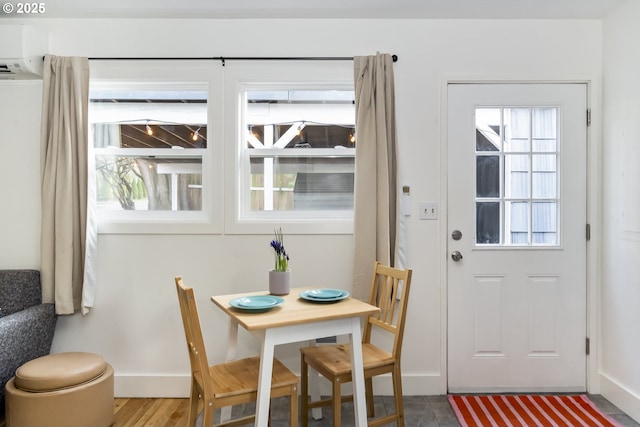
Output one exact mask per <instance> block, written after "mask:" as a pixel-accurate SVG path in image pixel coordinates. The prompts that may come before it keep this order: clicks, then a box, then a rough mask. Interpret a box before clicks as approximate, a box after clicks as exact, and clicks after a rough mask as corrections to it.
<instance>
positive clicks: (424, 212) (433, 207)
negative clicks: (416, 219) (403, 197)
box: [420, 202, 438, 219]
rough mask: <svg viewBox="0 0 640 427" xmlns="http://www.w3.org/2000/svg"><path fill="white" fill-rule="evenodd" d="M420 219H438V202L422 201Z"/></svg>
mask: <svg viewBox="0 0 640 427" xmlns="http://www.w3.org/2000/svg"><path fill="white" fill-rule="evenodd" d="M420 219H438V203H436V202H422V203H420Z"/></svg>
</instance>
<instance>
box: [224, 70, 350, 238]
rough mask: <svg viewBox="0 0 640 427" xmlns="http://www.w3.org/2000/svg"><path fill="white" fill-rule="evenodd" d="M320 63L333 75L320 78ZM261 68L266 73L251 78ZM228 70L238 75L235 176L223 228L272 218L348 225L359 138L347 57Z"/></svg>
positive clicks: (308, 226)
mask: <svg viewBox="0 0 640 427" xmlns="http://www.w3.org/2000/svg"><path fill="white" fill-rule="evenodd" d="M325 66H326V70H331V71H328V74H329V75H330V76H329V77H328V76H327V75H325V76H324V77H323V78H322V79H320V78H319V77H320V76H322V73H323V71H322V70H323V69H324V68H325ZM260 68H261V69H263V70H265V76H263V78H260V79H259V81H256V80H258V79H257V75H256V73H257V69H260ZM278 68H279V69H280V70H281V72H280V73H277V77H272V79H270V78H269V75H273V71H274V70H277V69H278ZM326 70H325V71H326ZM243 72H245V73H244V74H243ZM230 74H231V75H232V76H234V77H236V76H237V77H236V79H231V80H232V81H235V83H236V84H235V87H234V90H235V93H234V96H233V97H232V99H235V100H236V102H237V105H236V106H235V108H237V110H236V111H238V116H237V122H236V123H235V125H236V128H235V129H236V133H235V141H236V142H235V144H236V147H235V150H234V152H235V154H236V156H237V157H236V164H237V177H236V180H235V183H236V185H235V188H234V193H235V203H234V202H231V204H232V205H233V206H234V208H235V209H234V211H233V212H231V214H232V215H233V218H234V219H235V221H234V223H233V224H232V225H231V226H230V225H229V222H227V229H233V230H238V231H240V232H242V231H246V230H247V229H248V228H250V229H252V230H254V231H257V230H260V229H261V228H260V227H259V226H258V227H253V228H251V227H250V226H251V225H254V226H255V225H256V224H258V225H259V224H262V225H265V226H266V227H263V229H264V231H268V230H269V229H270V228H269V227H272V224H273V223H277V224H278V225H280V224H288V228H287V229H288V230H291V229H292V227H294V226H295V227H298V228H299V229H300V230H305V231H309V230H311V231H312V232H313V231H314V230H318V229H319V228H322V229H324V230H327V231H337V232H349V231H350V230H351V229H352V223H353V207H354V172H355V151H356V150H355V146H356V144H357V135H356V131H355V92H354V87H353V82H352V72H351V67H350V65H346V66H345V64H340V65H327V64H323V66H322V67H321V66H318V65H317V64H316V67H313V68H310V67H309V65H308V64H307V65H298V64H295V65H294V64H287V63H281V64H270V65H263V66H258V67H256V68H254V69H251V70H250V71H247V69H243V70H242V71H241V72H238V73H237V74H234V71H230ZM247 76H249V77H247ZM227 209H228V210H227V212H230V211H229V206H227ZM242 227H245V228H244V229H243V228H242ZM247 227H248V228H247Z"/></svg>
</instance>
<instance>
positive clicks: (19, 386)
mask: <svg viewBox="0 0 640 427" xmlns="http://www.w3.org/2000/svg"><path fill="white" fill-rule="evenodd" d="M5 420H6V427H34V426H38V427H108V426H109V425H111V423H112V421H113V368H112V367H111V365H109V364H108V363H106V362H105V361H104V359H103V358H102V356H98V355H97V354H92V353H81V352H74V353H57V354H49V355H47V356H42V357H39V358H37V359H34V360H31V361H29V362H27V363H25V364H24V365H22V366H21V367H19V368H18V370H17V371H16V375H15V377H13V378H11V379H10V380H9V382H8V383H7V385H6V395H5Z"/></svg>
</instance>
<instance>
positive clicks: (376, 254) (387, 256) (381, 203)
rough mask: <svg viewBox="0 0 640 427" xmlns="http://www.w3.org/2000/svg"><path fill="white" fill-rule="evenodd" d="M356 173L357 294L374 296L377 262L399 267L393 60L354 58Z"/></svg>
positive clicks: (378, 56) (384, 56)
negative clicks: (396, 263)
mask: <svg viewBox="0 0 640 427" xmlns="http://www.w3.org/2000/svg"><path fill="white" fill-rule="evenodd" d="M354 74H355V75H354V77H355V86H356V132H357V142H356V172H355V209H354V210H355V214H354V215H355V218H354V238H355V254H354V283H353V295H354V297H356V298H360V299H366V298H367V297H368V295H369V286H370V284H371V274H372V268H373V263H374V261H376V260H377V261H380V262H382V263H383V264H386V265H393V264H392V263H393V262H394V254H395V244H396V118H395V116H396V113H395V89H394V80H393V59H392V57H391V55H389V54H380V53H378V54H377V55H375V56H357V57H355V58H354Z"/></svg>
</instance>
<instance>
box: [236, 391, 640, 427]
mask: <svg viewBox="0 0 640 427" xmlns="http://www.w3.org/2000/svg"><path fill="white" fill-rule="evenodd" d="M589 398H590V399H591V400H592V401H593V403H595V404H596V405H597V406H598V407H599V408H600V409H601V410H602V411H603V412H604V413H606V414H608V415H609V416H611V417H612V418H614V419H615V420H617V421H618V422H619V423H620V424H621V425H622V426H623V427H640V424H638V423H636V422H635V421H634V420H633V419H632V418H631V417H629V416H628V415H626V414H625V413H624V412H622V411H621V410H620V409H618V408H617V407H616V406H614V405H613V404H611V403H610V402H609V401H608V400H606V399H605V398H603V397H602V396H600V395H589ZM277 400H278V399H277ZM375 405H376V406H375V407H376V413H377V414H378V413H380V414H383V413H385V412H386V410H387V409H391V410H393V398H392V397H391V396H376V397H375ZM342 408H343V409H342V420H343V421H342V425H343V426H344V427H353V425H354V421H353V409H352V408H353V406H352V404H350V403H345V404H343V405H342ZM246 409H247V410H251V409H252V408H246ZM288 411H289V409H288V402H287V400H286V399H285V400H280V401H277V402H274V405H273V407H272V427H285V426H287V425H288ZM404 411H405V427H460V424H459V423H458V421H457V419H456V416H455V414H454V413H453V410H452V409H451V406H450V405H449V402H448V400H447V396H444V395H443V396H405V398H404ZM323 414H324V418H323V419H322V420H317V421H316V420H312V419H310V421H309V426H310V427H330V426H331V425H332V423H331V409H329V408H324V409H323ZM389 426H394V427H395V425H394V424H389Z"/></svg>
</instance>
